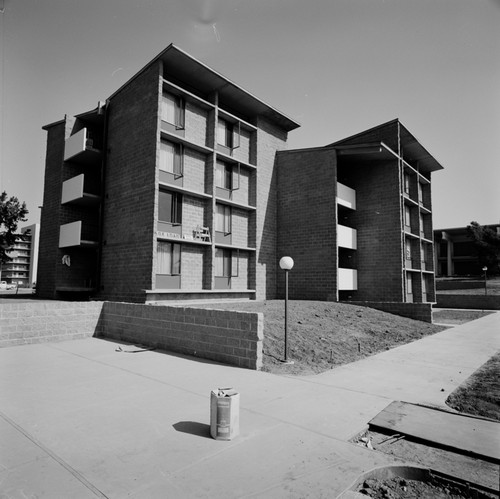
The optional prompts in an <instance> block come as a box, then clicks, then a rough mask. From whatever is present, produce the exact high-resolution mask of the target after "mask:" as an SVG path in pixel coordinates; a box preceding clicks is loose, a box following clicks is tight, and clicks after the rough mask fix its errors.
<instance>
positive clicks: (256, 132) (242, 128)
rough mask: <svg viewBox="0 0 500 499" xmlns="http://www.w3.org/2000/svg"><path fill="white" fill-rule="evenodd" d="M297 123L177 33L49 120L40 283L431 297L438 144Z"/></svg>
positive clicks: (238, 293) (399, 134)
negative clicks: (304, 135)
mask: <svg viewBox="0 0 500 499" xmlns="http://www.w3.org/2000/svg"><path fill="white" fill-rule="evenodd" d="M298 126H299V125H298V124H297V123H296V122H295V121H293V120H292V119H290V118H288V117H287V116H286V115H284V114H282V113H281V112H279V111H277V110H276V109H274V108H273V107H271V106H269V105H268V104H265V103H264V102H262V101H261V100H260V99H258V98H256V97H255V96H253V95H251V94H250V93H248V92H246V91H245V90H243V89H242V88H241V87H239V86H238V85H236V84H234V83H233V82H231V81H229V80H228V79H227V78H225V77H223V76H222V75H220V74H219V73H217V72H215V71H214V70H212V69H210V68H208V67H207V66H205V65H204V64H202V63H201V62H199V61H197V60H196V59H194V58H193V57H191V56H189V55H188V54H186V53H185V52H183V51H182V50H180V49H179V48H177V47H176V46H174V45H170V46H169V47H167V48H166V49H165V50H164V51H163V52H162V53H161V54H159V55H158V56H157V57H156V58H155V59H154V60H153V61H151V62H150V63H149V64H148V65H146V66H145V67H144V68H143V69H142V70H140V71H139V72H138V73H137V74H136V75H134V76H133V77H132V78H131V79H130V80H129V81H128V82H127V83H125V84H124V85H123V86H122V87H121V88H120V89H118V90H117V91H116V92H115V93H114V94H113V95H111V97H109V98H108V99H107V100H106V102H103V103H100V104H99V105H98V107H97V108H96V109H94V110H92V111H89V112H86V113H83V114H80V115H77V116H75V117H68V116H66V117H65V118H64V119H63V120H61V121H58V122H55V123H51V124H49V125H46V126H45V127H44V129H45V130H46V131H47V133H48V136H47V157H46V170H45V191H44V201H43V210H42V223H41V225H42V231H41V240H40V265H39V276H38V284H37V286H38V293H39V295H40V296H42V297H50V298H66V299H75V298H83V297H88V296H93V297H95V298H97V299H103V300H114V301H130V302H155V301H162V300H207V299H228V298H231V299H234V298H239V299H241V298H245V299H246V298H248V299H257V300H261V299H272V298H276V297H280V296H282V289H281V282H282V281H283V279H282V271H280V269H279V266H278V261H279V258H280V257H281V256H283V255H284V254H288V255H290V256H292V257H293V258H294V260H295V267H294V269H293V271H292V276H291V279H290V285H291V288H290V290H291V291H290V297H291V298H297V299H320V300H338V299H341V300H342V299H351V300H356V301H393V302H400V303H403V302H431V301H433V300H434V265H433V256H432V255H433V242H432V220H431V219H432V212H431V201H430V199H431V196H430V176H431V172H433V171H436V170H438V169H440V168H441V166H440V165H439V164H438V163H437V162H436V160H435V159H434V158H433V157H432V156H430V154H429V153H428V152H427V151H426V150H425V149H424V148H423V147H422V146H421V145H420V144H419V142H418V141H417V140H416V139H415V138H414V137H413V136H412V135H411V134H410V133H409V132H408V130H407V129H406V128H405V127H404V126H403V125H402V124H401V123H400V122H399V121H398V120H394V121H391V122H389V123H387V124H385V125H381V126H379V127H376V128H374V129H372V130H368V131H366V132H364V133H361V134H358V135H356V136H354V137H350V138H348V139H345V140H342V141H340V142H336V143H334V144H331V145H329V146H326V147H320V148H313V149H306V150H299V151H286V149H287V135H288V133H289V132H290V131H292V130H294V129H295V128H297V127H298Z"/></svg>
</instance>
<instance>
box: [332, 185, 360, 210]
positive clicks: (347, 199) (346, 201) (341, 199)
mask: <svg viewBox="0 0 500 499" xmlns="http://www.w3.org/2000/svg"><path fill="white" fill-rule="evenodd" d="M337 203H338V204H340V205H342V206H346V207H347V208H351V210H355V209H356V191H355V190H354V189H351V188H350V187H347V185H344V184H341V183H340V182H337Z"/></svg>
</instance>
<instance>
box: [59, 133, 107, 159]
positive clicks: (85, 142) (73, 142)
mask: <svg viewBox="0 0 500 499" xmlns="http://www.w3.org/2000/svg"><path fill="white" fill-rule="evenodd" d="M100 159H101V151H100V150H99V149H98V148H97V147H96V144H95V142H94V140H93V139H92V138H90V133H89V132H88V130H87V128H82V129H81V130H80V131H79V132H76V133H75V134H73V135H71V136H70V137H68V138H67V139H66V143H65V144H64V161H73V162H75V163H80V164H83V165H93V164H96V163H97V162H98V161H100Z"/></svg>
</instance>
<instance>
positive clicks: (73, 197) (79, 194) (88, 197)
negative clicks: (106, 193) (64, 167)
mask: <svg viewBox="0 0 500 499" xmlns="http://www.w3.org/2000/svg"><path fill="white" fill-rule="evenodd" d="M85 180H86V178H85V175H83V174H81V175H77V176H76V177H73V178H70V179H69V180H66V181H65V182H63V187H62V197H61V204H69V203H71V204H75V205H80V206H97V205H98V204H99V202H100V199H101V198H100V197H99V196H98V195H96V194H91V193H89V192H85V191H86V188H85V187H86V186H85Z"/></svg>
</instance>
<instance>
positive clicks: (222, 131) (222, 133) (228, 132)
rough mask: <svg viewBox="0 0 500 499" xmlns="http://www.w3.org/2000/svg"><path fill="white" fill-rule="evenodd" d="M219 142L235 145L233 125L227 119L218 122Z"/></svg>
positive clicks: (230, 145) (229, 145)
mask: <svg viewBox="0 0 500 499" xmlns="http://www.w3.org/2000/svg"><path fill="white" fill-rule="evenodd" d="M217 142H218V143H219V144H220V145H221V146H225V147H229V148H232V147H233V125H232V124H231V123H229V122H228V121H225V120H219V122H218V124H217Z"/></svg>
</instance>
